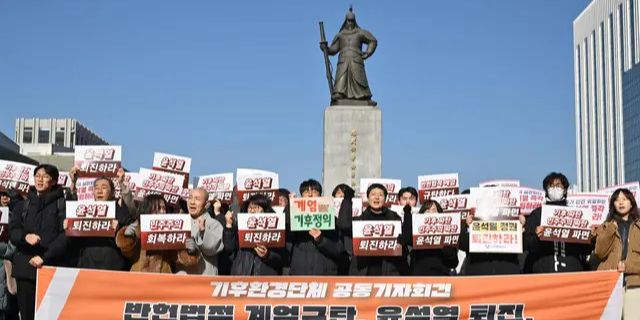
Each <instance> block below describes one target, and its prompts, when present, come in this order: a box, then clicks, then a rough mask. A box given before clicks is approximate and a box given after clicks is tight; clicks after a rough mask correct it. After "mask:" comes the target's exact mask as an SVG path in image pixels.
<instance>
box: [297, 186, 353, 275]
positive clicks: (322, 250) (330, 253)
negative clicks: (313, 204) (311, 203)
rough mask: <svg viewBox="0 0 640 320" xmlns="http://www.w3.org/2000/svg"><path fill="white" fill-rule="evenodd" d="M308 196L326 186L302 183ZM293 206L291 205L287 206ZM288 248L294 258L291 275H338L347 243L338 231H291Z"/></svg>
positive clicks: (319, 194)
mask: <svg viewBox="0 0 640 320" xmlns="http://www.w3.org/2000/svg"><path fill="white" fill-rule="evenodd" d="M300 194H301V195H302V197H304V198H313V197H320V196H321V195H322V185H320V182H318V181H316V180H313V179H309V180H306V181H304V182H302V183H301V184H300ZM287 208H289V207H287ZM287 248H288V249H289V252H290V257H291V269H290V272H289V274H291V275H294V276H295V275H305V276H311V275H319V276H335V275H337V274H338V265H339V263H340V261H341V258H342V252H343V246H342V242H341V241H340V236H339V233H338V231H337V230H322V231H321V230H318V229H315V228H313V229H311V230H309V231H308V232H307V231H298V232H292V231H290V232H289V233H288V234H287Z"/></svg>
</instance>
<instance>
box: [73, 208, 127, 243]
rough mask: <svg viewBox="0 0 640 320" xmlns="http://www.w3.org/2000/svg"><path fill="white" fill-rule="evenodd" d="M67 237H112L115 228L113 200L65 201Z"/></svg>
mask: <svg viewBox="0 0 640 320" xmlns="http://www.w3.org/2000/svg"><path fill="white" fill-rule="evenodd" d="M66 210H67V212H66V218H67V228H66V230H65V234H66V236H68V237H113V236H114V235H115V232H116V229H115V228H114V226H113V225H112V221H113V220H114V219H115V218H116V203H115V201H67V204H66Z"/></svg>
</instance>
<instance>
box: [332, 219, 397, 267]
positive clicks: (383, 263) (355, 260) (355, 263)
mask: <svg viewBox="0 0 640 320" xmlns="http://www.w3.org/2000/svg"><path fill="white" fill-rule="evenodd" d="M353 220H354V221H376V220H387V221H393V220H398V221H400V220H401V219H400V216H399V215H398V214H397V213H395V212H394V211H391V210H389V209H388V208H384V209H383V210H382V212H381V213H379V214H376V213H373V212H372V211H371V209H370V208H367V210H364V212H363V213H362V215H361V216H359V217H354V218H353ZM349 235H351V236H352V235H353V233H349ZM398 244H399V245H401V246H402V256H399V257H385V256H380V257H358V256H355V255H354V254H353V247H350V248H345V249H346V250H347V251H348V252H349V255H350V256H351V267H350V268H349V274H350V275H354V276H399V275H407V274H409V265H408V264H407V252H408V250H407V246H406V243H405V241H404V237H403V235H402V234H401V235H400V236H399V237H398Z"/></svg>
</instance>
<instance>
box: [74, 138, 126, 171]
mask: <svg viewBox="0 0 640 320" xmlns="http://www.w3.org/2000/svg"><path fill="white" fill-rule="evenodd" d="M73 162H74V165H75V166H76V167H78V173H77V176H78V177H79V178H97V177H102V176H104V177H115V176H117V175H118V169H120V168H121V167H122V146H112V145H100V146H83V145H76V146H75V147H74V154H73Z"/></svg>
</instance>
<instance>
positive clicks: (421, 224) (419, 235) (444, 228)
mask: <svg viewBox="0 0 640 320" xmlns="http://www.w3.org/2000/svg"><path fill="white" fill-rule="evenodd" d="M411 218H412V224H411V227H412V229H413V230H412V232H413V250H420V249H439V248H444V247H457V246H458V240H459V238H460V227H461V220H460V212H457V213H416V214H413V215H412V217H411Z"/></svg>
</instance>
